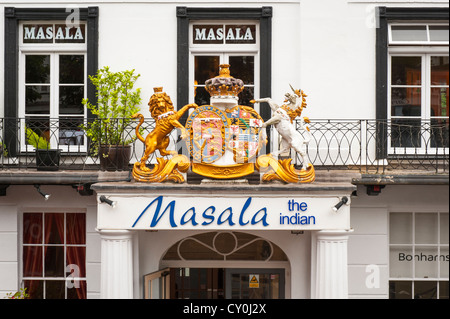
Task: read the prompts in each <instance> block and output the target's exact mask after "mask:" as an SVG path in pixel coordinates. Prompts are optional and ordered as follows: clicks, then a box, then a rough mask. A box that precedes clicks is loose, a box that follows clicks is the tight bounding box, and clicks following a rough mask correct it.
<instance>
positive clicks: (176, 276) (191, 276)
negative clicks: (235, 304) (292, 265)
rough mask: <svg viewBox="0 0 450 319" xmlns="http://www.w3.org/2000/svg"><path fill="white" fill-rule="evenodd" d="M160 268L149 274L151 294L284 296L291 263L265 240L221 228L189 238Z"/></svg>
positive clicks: (165, 257) (148, 295)
mask: <svg viewBox="0 0 450 319" xmlns="http://www.w3.org/2000/svg"><path fill="white" fill-rule="evenodd" d="M160 266H161V269H162V270H159V271H157V272H154V273H151V274H148V275H145V276H144V287H145V289H146V291H145V293H144V296H145V298H156V299H157V298H171V299H186V298H189V299H283V298H285V293H286V285H285V274H286V270H289V261H288V259H287V256H286V254H285V253H284V252H283V250H282V249H281V248H280V247H278V246H277V245H275V244H274V243H272V242H270V241H268V240H266V239H264V238H261V237H258V236H255V235H252V234H248V233H243V232H232V231H221V232H207V233H199V234H195V235H193V236H189V237H185V238H183V239H182V240H180V241H178V242H177V243H175V244H174V245H172V246H171V247H170V248H169V249H168V250H167V251H166V252H165V254H164V255H163V257H162V259H161V263H160ZM287 288H289V287H287ZM288 297H289V296H288Z"/></svg>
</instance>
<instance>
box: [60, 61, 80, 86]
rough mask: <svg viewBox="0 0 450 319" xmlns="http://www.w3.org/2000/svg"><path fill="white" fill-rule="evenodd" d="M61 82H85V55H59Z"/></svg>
mask: <svg viewBox="0 0 450 319" xmlns="http://www.w3.org/2000/svg"><path fill="white" fill-rule="evenodd" d="M59 83H66V84H82V83H84V56H83V55H60V56H59Z"/></svg>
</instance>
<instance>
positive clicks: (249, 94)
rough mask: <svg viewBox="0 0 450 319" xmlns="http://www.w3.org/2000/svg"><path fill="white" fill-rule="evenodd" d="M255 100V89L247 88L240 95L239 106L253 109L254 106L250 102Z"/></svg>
mask: <svg viewBox="0 0 450 319" xmlns="http://www.w3.org/2000/svg"><path fill="white" fill-rule="evenodd" d="M254 98H255V88H254V87H246V88H244V90H243V91H242V92H241V93H239V104H240V105H247V106H250V107H253V104H252V103H250V101H251V100H253V99H254Z"/></svg>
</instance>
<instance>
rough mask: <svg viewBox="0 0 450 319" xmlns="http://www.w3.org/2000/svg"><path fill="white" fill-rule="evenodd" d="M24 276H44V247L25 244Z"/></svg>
mask: <svg viewBox="0 0 450 319" xmlns="http://www.w3.org/2000/svg"><path fill="white" fill-rule="evenodd" d="M23 276H24V277H42V247H37V246H23Z"/></svg>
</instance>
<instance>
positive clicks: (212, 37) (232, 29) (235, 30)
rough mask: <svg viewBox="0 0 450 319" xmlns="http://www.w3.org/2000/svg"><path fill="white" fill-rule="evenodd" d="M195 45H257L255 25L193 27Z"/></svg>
mask: <svg viewBox="0 0 450 319" xmlns="http://www.w3.org/2000/svg"><path fill="white" fill-rule="evenodd" d="M192 32H193V42H194V44H222V43H226V44H232V43H241V44H246V43H247V44H249V43H250V44H251V43H256V26H255V25H234V24H233V25H203V24H202V25H193V30H192Z"/></svg>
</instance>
